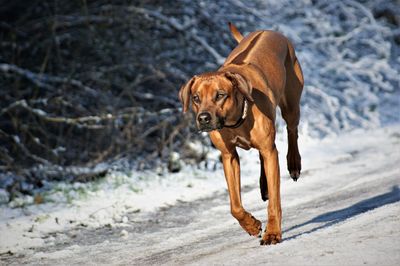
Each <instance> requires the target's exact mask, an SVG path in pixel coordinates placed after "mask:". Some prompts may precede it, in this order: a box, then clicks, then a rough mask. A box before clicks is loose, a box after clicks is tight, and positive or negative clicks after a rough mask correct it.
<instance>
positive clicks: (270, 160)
mask: <svg viewBox="0 0 400 266" xmlns="http://www.w3.org/2000/svg"><path fill="white" fill-rule="evenodd" d="M260 153H261V156H262V157H263V163H264V169H265V174H266V176H267V185H268V198H269V202H268V223H267V228H266V230H265V233H264V235H263V237H262V240H261V242H260V243H261V245H270V244H276V243H279V242H280V241H281V239H282V231H281V220H282V211H281V196H280V174H279V162H278V151H277V149H276V147H275V144H271V145H270V147H269V148H267V149H264V150H261V151H260Z"/></svg>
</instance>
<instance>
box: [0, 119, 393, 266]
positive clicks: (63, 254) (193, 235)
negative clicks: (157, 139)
mask: <svg viewBox="0 0 400 266" xmlns="http://www.w3.org/2000/svg"><path fill="white" fill-rule="evenodd" d="M399 132H400V126H392V127H388V128H384V129H375V130H367V131H366V130H356V131H354V132H351V133H346V134H343V135H341V136H339V137H332V138H328V139H325V140H322V141H318V142H313V143H308V144H307V143H306V144H303V146H304V148H303V152H302V157H303V161H304V171H303V175H302V177H301V179H300V180H299V181H298V182H293V181H291V180H290V179H289V178H288V176H287V175H286V173H285V174H284V175H283V176H282V179H283V180H282V185H281V192H282V209H283V242H282V243H280V244H278V245H275V246H260V245H259V239H257V238H254V237H249V236H248V235H247V234H246V233H245V232H244V231H242V229H241V228H240V226H239V225H238V224H237V222H236V221H235V220H234V219H233V218H232V217H231V216H230V213H229V201H228V195H227V192H226V189H223V190H219V191H216V192H213V193H212V194H208V195H207V193H206V192H205V193H204V195H205V196H204V197H202V198H201V199H197V200H194V201H181V200H179V199H178V201H177V202H176V204H173V205H165V206H164V207H162V208H160V209H158V210H157V211H152V212H140V213H135V212H131V213H129V214H127V218H128V220H129V222H127V224H128V225H127V226H126V227H123V228H121V227H114V226H111V227H107V226H105V227H99V228H90V227H89V228H85V227H75V228H71V229H68V230H67V231H63V232H57V233H55V234H53V235H52V236H53V237H54V241H52V242H51V243H50V244H49V243H48V244H44V245H38V246H34V247H31V249H25V250H21V251H19V252H17V253H15V254H12V255H11V253H3V254H2V255H1V256H0V258H1V260H2V261H0V262H1V263H5V264H11V265H20V264H23V263H28V264H33V265H37V264H49V265H54V264H57V265H60V264H62V265H73V264H93V265H94V264H96V265H97V264H102V265H106V264H107V265H109V264H111V265H121V264H122V265H126V264H135V265H153V264H169V265H171V264H172V265H175V264H178V265H179V264H185V265H186V264H195V265H221V264H226V265H254V264H265V265H274V264H279V265H338V264H342V265H364V264H366V265H399V263H400V133H399ZM284 153H285V152H284V147H282V148H281V154H280V156H281V157H284ZM242 155H243V156H242V157H243V158H242V162H243V163H242V165H243V175H253V178H252V179H254V182H248V183H247V184H246V185H245V186H244V188H243V192H242V198H243V202H244V205H245V208H246V209H247V210H249V211H251V212H252V213H253V215H254V216H256V217H257V218H259V219H261V220H262V221H263V225H265V217H266V213H265V212H266V210H265V203H263V202H262V201H261V199H260V196H259V189H258V186H257V182H258V178H257V177H258V167H257V165H256V164H257V163H255V162H253V161H252V160H253V158H257V156H248V155H244V153H242ZM250 155H254V154H250ZM285 163H286V162H285V161H283V159H282V158H281V168H282V169H283V170H282V172H286V171H284V169H285V167H284V166H285ZM187 189H191V188H187ZM122 229H123V230H122ZM2 243H4V241H2Z"/></svg>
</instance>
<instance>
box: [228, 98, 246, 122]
mask: <svg viewBox="0 0 400 266" xmlns="http://www.w3.org/2000/svg"><path fill="white" fill-rule="evenodd" d="M248 109H249V104H248V103H247V100H246V98H244V99H243V110H242V116H241V117H240V118H239V120H238V121H236V123H235V124H233V125H224V127H227V128H238V127H240V126H241V125H242V124H243V122H244V120H245V119H246V117H247V111H248Z"/></svg>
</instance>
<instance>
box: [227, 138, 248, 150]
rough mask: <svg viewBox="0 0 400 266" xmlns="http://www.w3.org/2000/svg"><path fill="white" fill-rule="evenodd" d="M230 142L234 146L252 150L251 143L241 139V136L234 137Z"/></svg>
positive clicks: (246, 139)
mask: <svg viewBox="0 0 400 266" xmlns="http://www.w3.org/2000/svg"><path fill="white" fill-rule="evenodd" d="M231 142H232V144H234V145H235V146H237V147H239V148H242V149H245V150H250V149H251V148H252V146H251V142H250V141H249V139H248V138H245V137H242V136H234V137H233V138H232V140H231Z"/></svg>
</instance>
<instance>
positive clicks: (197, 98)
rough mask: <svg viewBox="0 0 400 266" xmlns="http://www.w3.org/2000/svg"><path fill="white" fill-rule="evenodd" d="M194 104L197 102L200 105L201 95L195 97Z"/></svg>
mask: <svg viewBox="0 0 400 266" xmlns="http://www.w3.org/2000/svg"><path fill="white" fill-rule="evenodd" d="M193 102H195V103H200V97H199V95H194V96H193Z"/></svg>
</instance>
